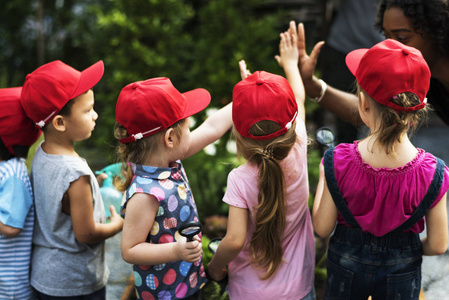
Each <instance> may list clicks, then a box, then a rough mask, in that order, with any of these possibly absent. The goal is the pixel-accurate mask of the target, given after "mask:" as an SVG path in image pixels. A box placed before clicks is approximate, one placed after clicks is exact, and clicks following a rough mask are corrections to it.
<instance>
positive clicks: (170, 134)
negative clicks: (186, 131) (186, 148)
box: [164, 128, 175, 148]
mask: <svg viewBox="0 0 449 300" xmlns="http://www.w3.org/2000/svg"><path fill="white" fill-rule="evenodd" d="M174 135H175V131H174V130H173V128H169V129H167V130H166V131H165V134H164V144H165V146H167V147H168V148H173V147H174V146H175V137H174Z"/></svg>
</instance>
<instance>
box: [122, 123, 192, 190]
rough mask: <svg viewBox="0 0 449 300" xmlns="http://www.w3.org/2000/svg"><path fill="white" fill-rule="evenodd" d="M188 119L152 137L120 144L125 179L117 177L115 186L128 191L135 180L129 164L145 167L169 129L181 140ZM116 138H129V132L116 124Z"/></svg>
mask: <svg viewBox="0 0 449 300" xmlns="http://www.w3.org/2000/svg"><path fill="white" fill-rule="evenodd" d="M185 120H186V119H183V120H180V121H178V122H176V123H175V124H173V125H172V126H170V127H168V128H166V129H165V130H162V131H160V132H158V133H155V134H152V135H150V136H147V137H144V138H142V139H139V140H137V141H135V142H131V143H127V144H121V143H120V144H119V145H118V147H117V156H118V158H119V160H120V161H121V162H122V174H123V175H124V179H123V178H122V179H120V176H117V177H116V181H115V182H114V185H115V186H116V188H117V189H118V190H119V191H122V192H124V191H126V189H128V187H129V186H130V184H131V181H132V179H133V176H134V174H133V172H132V169H131V168H130V166H129V163H134V164H139V165H143V164H145V161H146V159H147V158H148V156H149V155H152V154H153V153H154V152H155V151H156V150H157V149H158V148H159V147H160V145H161V144H162V142H163V139H164V134H165V132H166V131H167V129H169V128H173V130H174V133H175V135H176V136H177V137H178V138H180V137H181V134H182V128H181V127H182V124H183V123H184V121H185ZM114 136H115V138H117V139H123V138H126V137H128V136H129V134H128V131H127V130H126V129H125V127H123V126H122V125H120V124H119V123H116V125H115V132H114Z"/></svg>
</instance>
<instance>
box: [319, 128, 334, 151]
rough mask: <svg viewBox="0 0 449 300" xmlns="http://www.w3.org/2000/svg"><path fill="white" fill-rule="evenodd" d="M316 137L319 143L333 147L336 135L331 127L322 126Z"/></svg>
mask: <svg viewBox="0 0 449 300" xmlns="http://www.w3.org/2000/svg"><path fill="white" fill-rule="evenodd" d="M315 135H316V139H317V141H318V143H320V144H321V145H324V146H326V147H327V148H332V147H333V146H334V142H335V135H334V133H333V131H332V130H331V129H330V128H327V127H321V128H319V129H318V130H317V131H316V134H315Z"/></svg>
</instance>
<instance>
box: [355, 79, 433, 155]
mask: <svg viewBox="0 0 449 300" xmlns="http://www.w3.org/2000/svg"><path fill="white" fill-rule="evenodd" d="M357 90H358V92H360V91H362V92H363V93H364V94H365V95H366V96H367V99H368V101H371V103H372V104H373V107H374V108H375V109H376V110H377V113H378V117H379V126H377V128H376V129H375V130H373V131H371V132H370V134H369V136H372V135H377V139H376V141H375V143H379V145H380V146H381V147H382V148H384V149H385V151H386V153H387V154H388V155H391V156H393V157H396V156H397V154H396V152H395V149H394V148H395V145H396V144H397V143H399V142H400V141H401V137H402V136H403V135H404V134H405V133H408V134H409V136H410V137H411V136H412V135H413V134H414V132H415V131H416V129H418V128H419V126H421V124H422V122H425V121H426V120H427V113H428V111H429V110H431V108H430V107H429V104H426V106H425V107H424V108H422V109H420V110H416V111H396V110H394V109H393V108H390V107H388V106H385V105H382V104H380V103H378V102H377V101H375V100H374V99H372V98H371V97H370V96H369V95H368V94H367V93H366V92H365V91H364V90H363V89H362V88H361V87H360V86H359V85H358V84H357ZM390 101H391V102H393V103H395V104H397V105H399V106H402V107H413V106H415V105H417V104H419V103H420V101H419V98H418V96H416V95H415V94H413V93H409V92H406V93H401V94H398V95H396V96H395V97H393V98H392V99H391V100H390Z"/></svg>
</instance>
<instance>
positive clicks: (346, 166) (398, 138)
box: [313, 39, 449, 300]
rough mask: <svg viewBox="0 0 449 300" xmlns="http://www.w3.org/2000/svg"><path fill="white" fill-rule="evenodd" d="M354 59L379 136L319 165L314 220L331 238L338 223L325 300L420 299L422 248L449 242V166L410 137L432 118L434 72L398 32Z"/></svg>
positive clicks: (373, 132)
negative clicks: (428, 101)
mask: <svg viewBox="0 0 449 300" xmlns="http://www.w3.org/2000/svg"><path fill="white" fill-rule="evenodd" d="M346 65H347V66H348V68H349V70H350V71H351V73H352V74H354V76H355V77H356V79H357V94H358V98H359V104H358V109H359V114H360V117H361V119H362V120H363V122H364V123H365V124H366V125H367V126H368V127H369V129H370V133H369V135H368V136H367V137H366V138H365V139H363V140H361V141H355V142H354V143H353V144H340V145H338V146H337V147H335V148H333V149H329V150H328V151H326V153H325V157H324V160H323V163H322V164H320V181H319V184H318V188H317V193H316V197H315V203H314V207H313V225H314V229H315V231H316V233H317V234H319V235H320V236H322V237H323V238H325V237H327V236H329V235H330V234H331V233H332V232H333V231H334V230H335V231H334V233H333V234H332V237H331V239H330V244H329V250H328V265H327V275H328V280H327V283H326V291H325V296H324V299H336V298H339V299H367V298H368V297H369V296H372V299H373V300H376V299H419V293H420V287H421V262H422V255H423V254H424V255H439V254H442V253H444V252H445V251H446V248H447V244H448V229H447V227H448V224H447V212H446V193H447V190H448V189H449V169H448V168H447V167H446V166H445V165H444V162H443V161H442V160H440V159H439V158H437V157H435V156H433V155H432V154H430V153H428V152H425V151H424V150H422V149H417V148H415V147H414V146H413V144H412V143H411V142H410V140H409V136H408V132H409V131H411V132H412V131H413V130H414V129H415V128H416V126H417V125H418V123H419V122H420V121H421V120H422V119H423V118H424V117H425V114H426V109H427V107H426V98H425V97H426V94H427V91H428V89H429V83H430V71H429V68H428V66H427V64H426V62H425V60H424V58H423V56H422V55H421V52H419V50H416V49H415V48H412V47H408V46H405V45H403V44H401V43H399V42H397V41H394V40H389V39H387V40H385V41H383V42H380V43H378V44H377V45H375V46H374V47H372V48H371V49H358V50H355V51H353V52H350V53H349V54H348V55H347V56H346ZM424 217H425V218H424ZM424 223H425V225H426V227H427V237H425V238H423V239H422V240H420V238H419V233H420V232H422V231H423V229H424ZM336 224H337V226H336Z"/></svg>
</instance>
